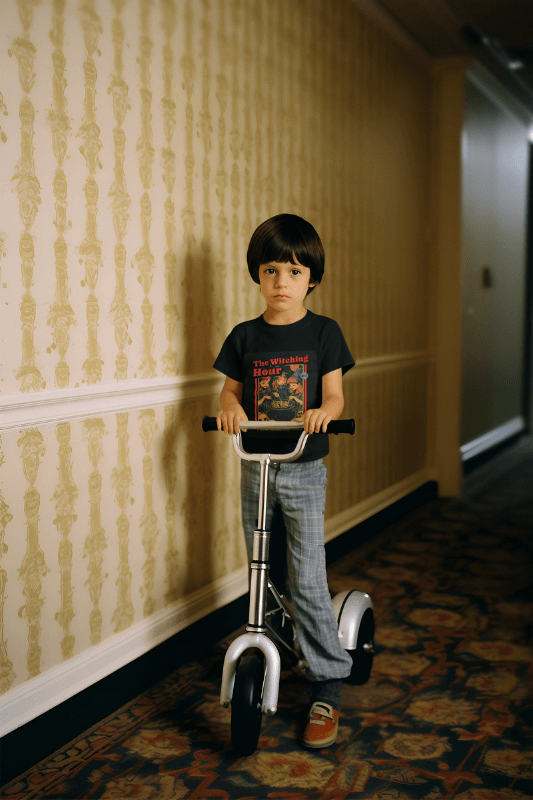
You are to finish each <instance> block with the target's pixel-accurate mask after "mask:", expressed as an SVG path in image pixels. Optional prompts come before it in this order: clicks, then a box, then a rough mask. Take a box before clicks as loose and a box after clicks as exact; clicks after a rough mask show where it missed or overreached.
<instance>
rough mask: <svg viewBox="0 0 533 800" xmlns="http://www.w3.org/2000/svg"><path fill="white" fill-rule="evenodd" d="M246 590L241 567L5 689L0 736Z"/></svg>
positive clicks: (389, 498)
mask: <svg viewBox="0 0 533 800" xmlns="http://www.w3.org/2000/svg"><path fill="white" fill-rule="evenodd" d="M434 478H435V476H434V475H433V473H432V472H431V470H421V471H420V472H417V473H415V474H414V475H411V476H409V477H408V478H406V479H405V480H403V481H400V482H399V483H396V484H394V486H390V487H389V488H387V489H385V490H384V491H382V492H380V493H379V494H377V495H374V496H373V497H370V498H368V499H367V500H365V501H363V502H362V503H358V504H357V505H355V506H352V507H351V508H349V509H346V511H343V512H342V513H341V514H337V515H335V516H334V517H332V518H330V519H328V520H326V524H325V539H326V542H329V541H331V540H332V539H334V538H335V537H337V536H339V535H340V534H342V533H345V531H347V530H350V528H353V527H354V525H357V524H358V523H360V522H362V521H363V520H365V519H367V518H368V517H371V516H372V515H373V514H376V513H377V512H378V511H381V510H382V509H383V508H386V507H387V506H389V505H391V504H392V503H394V502H396V500H400V499H401V498H402V497H405V496H406V495H407V494H409V493H410V492H412V491H414V490H415V489H417V488H418V487H419V486H422V485H423V484H424V483H426V482H427V481H429V480H433V479H434ZM247 591H248V567H243V568H241V569H239V570H237V571H236V572H233V573H231V574H230V575H227V576H226V577H224V578H222V579H220V580H218V581H216V582H215V583H213V584H211V585H210V586H207V587H205V588H203V589H199V590H198V591H197V592H195V593H194V594H192V595H190V596H189V597H187V598H185V600H183V601H181V602H179V603H177V604H176V605H174V606H172V607H170V608H164V609H162V610H161V611H159V612H156V613H154V614H152V616H151V617H149V618H148V619H145V620H143V621H142V622H139V623H138V624H136V625H133V626H132V627H131V628H128V630H126V631H124V632H122V633H119V634H117V635H116V636H112V637H110V638H109V639H107V640H106V641H104V642H102V643H101V644H99V645H96V646H95V647H91V648H90V649H89V650H86V651H84V652H83V653H80V654H79V655H77V656H75V657H74V658H71V659H69V660H68V661H66V662H65V663H63V664H60V665H59V666H58V667H55V668H53V669H51V670H49V671H48V672H45V673H44V674H43V675H40V676H39V677H37V678H34V679H32V680H31V681H28V682H27V683H24V684H23V685H22V686H19V687H17V688H15V689H13V691H11V692H8V693H6V694H5V695H4V696H3V697H0V737H2V736H5V735H6V734H7V733H10V731H13V730H15V729H16V728H19V727H20V726H21V725H25V724H26V723H27V722H30V721H31V720H32V719H35V718H36V717H39V716H40V715H41V714H44V713H45V712H46V711H49V710H50V709H51V708H54V707H55V706H57V705H59V704H60V703H62V702H64V701H65V700H68V699H69V698H70V697H73V696H74V695H76V694H78V692H81V691H83V690H84V689H87V688H88V687H89V686H92V685H93V684H94V683H97V682H98V681H100V680H102V679H103V678H106V677H107V676H108V675H111V674H112V673H113V672H115V671H116V670H117V669H120V668H121V667H123V666H125V665H126V664H129V663H130V662H131V661H134V660H135V659H136V658H139V656H142V655H144V654H145V653H147V652H148V651H149V650H151V649H152V648H154V647H156V646H157V645H158V644H161V642H164V641H165V640H166V639H169V638H170V637H171V636H173V635H174V634H176V633H179V631H181V630H183V629H184V628H186V627H188V626H189V625H192V624H193V622H196V621H197V620H199V619H201V618H202V617H205V616H207V615H208V614H210V613H211V612H212V611H216V610H217V609H218V608H222V607H223V606H225V605H227V604H228V603H231V602H232V601H233V600H236V599H237V598H238V597H241V596H242V595H243V594H245V593H246V592H247ZM243 622H245V620H243Z"/></svg>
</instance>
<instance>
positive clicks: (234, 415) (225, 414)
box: [217, 406, 248, 435]
mask: <svg viewBox="0 0 533 800" xmlns="http://www.w3.org/2000/svg"><path fill="white" fill-rule="evenodd" d="M247 419H248V417H247V416H246V414H245V412H244V409H243V407H242V406H237V407H235V408H232V409H230V410H229V411H221V412H220V414H219V415H218V417H217V428H218V430H219V431H224V433H229V434H230V435H232V434H234V433H237V432H238V430H239V422H246V420H247Z"/></svg>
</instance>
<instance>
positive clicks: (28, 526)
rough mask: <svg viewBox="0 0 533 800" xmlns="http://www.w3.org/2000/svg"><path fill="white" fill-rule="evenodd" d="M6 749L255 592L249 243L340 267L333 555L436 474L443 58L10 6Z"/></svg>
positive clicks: (358, 16)
mask: <svg viewBox="0 0 533 800" xmlns="http://www.w3.org/2000/svg"><path fill="white" fill-rule="evenodd" d="M1 36H2V39H1V41H2V44H1V48H0V75H2V85H1V87H0V91H1V95H0V111H1V112H2V113H1V114H0V126H1V127H0V176H1V177H0V192H1V195H0V204H1V208H2V220H1V223H0V303H1V313H0V342H1V350H0V434H1V438H0V492H1V493H0V537H1V540H0V555H1V561H0V611H1V614H0V692H1V693H3V694H4V698H3V700H4V712H5V713H4V720H3V731H4V732H5V731H6V730H9V729H11V728H13V727H15V726H16V725H20V724H21V723H22V722H24V721H25V720H26V719H29V718H31V717H32V716H35V715H36V714H38V713H40V712H41V711H42V710H45V709H46V708H47V707H50V705H53V704H54V703H56V702H59V701H60V700H61V699H63V698H64V697H66V696H69V694H72V693H74V692H75V691H78V690H79V689H80V688H83V686H85V685H88V684H89V683H91V682H93V681H95V680H97V679H98V678H99V677H102V676H103V675H104V674H107V673H109V672H110V671H112V670H113V669H116V668H117V667H119V666H121V664H123V663H126V661H128V660H131V659H132V658H134V657H135V656H136V655H139V654H140V653H141V652H144V651H146V650H147V649H149V648H150V647H152V646H154V645H155V644H157V643H158V642H159V641H161V640H163V639H164V638H166V637H168V636H170V635H171V634H172V633H174V632H176V631H177V630H180V629H181V628H183V627H184V626H185V625H187V624H189V623H190V622H192V621H193V620H194V619H197V618H198V617H200V616H202V615H203V614H206V613H208V612H209V611H210V610H212V609H213V608H215V607H219V606H221V605H223V604H224V603H225V602H228V601H229V600H232V599H234V598H235V597H237V596H239V595H240V594H242V593H243V592H244V591H245V589H246V583H247V580H246V572H247V569H246V563H245V558H244V547H243V543H242V536H241V530H240V520H239V509H238V476H239V464H238V460H237V459H236V457H235V456H234V454H233V451H232V449H231V446H230V442H229V441H227V440H224V439H223V438H222V437H217V436H216V435H215V434H210V435H204V434H202V433H201V431H200V421H201V418H202V416H203V415H204V414H206V413H208V414H214V413H216V412H217V410H218V393H219V391H220V387H221V379H220V377H219V376H218V375H217V374H216V373H215V372H214V371H213V370H212V363H213V361H214V358H215V356H216V354H217V353H218V350H219V348H220V346H221V344H222V342H223V340H224V337H225V336H226V335H227V333H228V332H229V330H230V329H231V327H232V326H233V325H235V324H236V323H237V322H239V321H241V320H242V319H244V318H250V317H253V316H256V315H258V314H260V313H261V311H262V304H261V297H260V293H259V288H258V287H257V286H256V285H255V284H254V283H253V282H252V281H251V280H250V279H249V277H248V273H247V270H246V262H245V253H246V247H247V244H248V240H249V238H250V235H251V233H252V232H253V230H254V228H255V227H256V225H257V224H258V223H259V222H261V221H262V220H263V219H265V218H267V217H269V216H272V215H273V214H276V213H280V212H283V211H290V212H293V213H297V214H300V215H302V216H304V217H306V218H307V219H309V220H310V222H312V223H313V224H314V225H315V227H316V228H317V230H318V232H319V234H320V235H321V237H322V240H323V242H324V246H325V250H326V272H325V278H324V281H323V283H322V284H321V286H320V287H319V289H317V290H316V291H315V292H314V293H313V295H312V296H311V298H310V300H309V307H310V308H311V309H312V310H314V311H315V312H317V313H323V314H326V315H328V316H332V317H334V318H335V319H337V320H338V321H339V323H340V325H341V327H342V329H343V331H344V333H345V336H346V339H347V341H348V344H349V346H350V348H351V350H352V352H353V354H354V357H355V358H356V361H357V363H356V368H355V369H354V370H352V371H351V372H350V373H349V374H348V375H347V376H346V378H345V394H346V406H345V412H344V416H354V417H355V418H356V423H357V434H356V436H355V437H354V438H353V439H352V438H350V439H349V440H348V437H345V438H344V439H343V438H342V437H339V438H338V440H337V439H336V438H335V439H334V440H333V441H332V448H331V449H332V453H331V455H330V456H329V457H328V468H329V489H328V492H329V495H328V506H327V536H328V537H329V538H331V537H333V536H335V535H337V534H338V533H340V532H342V531H345V530H347V529H349V528H350V527H351V526H353V525H354V524H355V523H356V522H358V521H360V520H362V519H364V518H365V517H367V516H369V515H370V514H372V513H374V512H375V511H377V510H379V509H380V508H382V507H384V506H386V505H388V504H389V503H391V502H393V501H394V500H395V499H398V498H399V497H401V496H403V495H405V494H407V493H408V492H409V491H411V490H412V489H414V488H416V487H417V486H420V485H422V484H423V483H424V482H426V481H427V480H430V479H433V478H435V477H436V472H435V464H434V463H433V457H432V455H431V453H432V442H431V435H432V434H431V430H432V428H431V418H432V413H433V412H432V409H433V405H432V404H433V398H434V371H435V365H434V348H433V345H432V344H431V340H430V335H429V328H430V320H429V309H430V301H429V296H430V290H431V280H430V275H429V266H428V264H429V261H428V253H427V247H428V225H429V219H428V215H429V200H430V128H431V125H430V108H431V75H430V71H429V65H428V64H425V63H424V62H423V60H416V59H415V58H414V57H413V55H412V53H408V52H407V51H406V50H404V49H402V47H401V46H400V45H399V44H398V43H397V42H396V41H394V40H393V39H392V38H390V37H389V36H388V35H386V34H385V33H383V32H382V31H381V30H380V29H379V28H378V27H377V26H376V25H375V24H374V23H373V22H372V21H371V20H369V19H368V18H367V17H365V16H364V15H363V14H362V13H361V12H360V11H359V10H358V8H357V7H356V6H355V5H354V4H353V3H352V2H350V0H334V1H333V2H328V3H324V2H322V1H321V0H291V3H287V2H284V0H272V1H271V2H268V3H264V2H262V0H231V1H230V0H176V1H175V2H174V0H160V1H158V2H156V0H111V1H110V2H103V0H82V2H80V3H78V2H76V3H67V2H66V0H42V2H40V3H35V2H33V1H32V0H4V2H3V3H2V34H1Z"/></svg>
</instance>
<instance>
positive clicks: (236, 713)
mask: <svg viewBox="0 0 533 800" xmlns="http://www.w3.org/2000/svg"><path fill="white" fill-rule="evenodd" d="M264 677H265V659H264V656H263V654H262V653H261V651H250V650H248V651H247V653H245V654H243V655H242V656H241V658H240V660H239V664H238V666H237V672H236V675H235V684H234V687H233V698H232V700H231V744H232V746H233V752H234V753H235V755H237V756H250V755H252V753H254V752H255V751H256V749H257V743H258V741H259V733H260V731H261V721H262V716H263V712H262V694H263V681H264Z"/></svg>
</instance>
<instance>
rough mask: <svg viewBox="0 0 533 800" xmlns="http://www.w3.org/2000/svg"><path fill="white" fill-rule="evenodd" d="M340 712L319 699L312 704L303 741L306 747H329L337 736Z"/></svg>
mask: <svg viewBox="0 0 533 800" xmlns="http://www.w3.org/2000/svg"><path fill="white" fill-rule="evenodd" d="M338 730H339V712H338V711H336V710H334V709H333V708H332V707H331V706H330V705H329V703H323V702H322V701H321V700H317V701H316V702H315V703H313V705H312V706H311V710H310V711H309V716H308V718H307V724H306V726H305V729H304V735H303V739H302V742H303V744H304V745H305V746H306V747H329V745H330V744H333V743H334V741H335V739H336V738H337V731H338Z"/></svg>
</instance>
